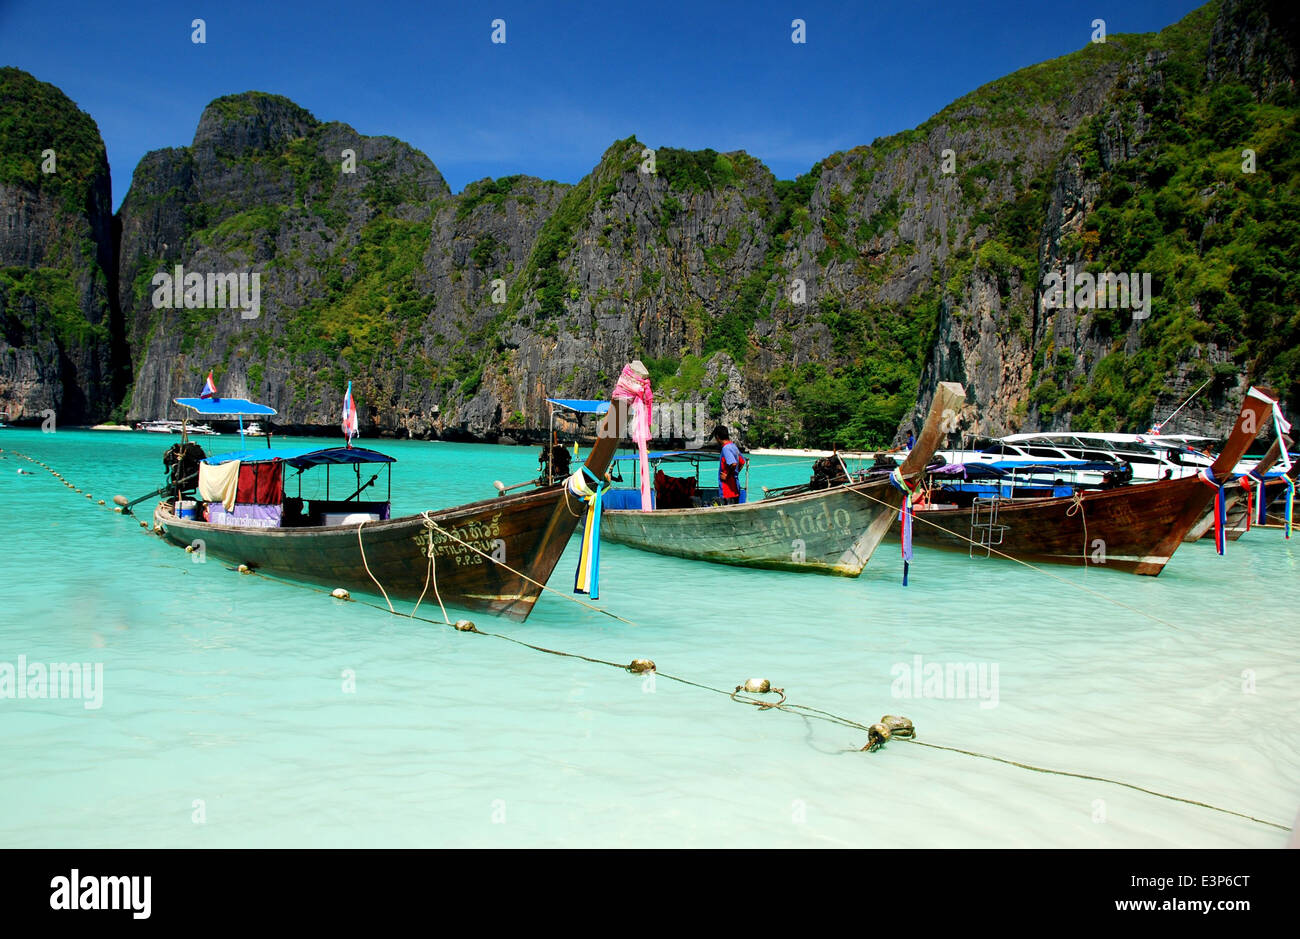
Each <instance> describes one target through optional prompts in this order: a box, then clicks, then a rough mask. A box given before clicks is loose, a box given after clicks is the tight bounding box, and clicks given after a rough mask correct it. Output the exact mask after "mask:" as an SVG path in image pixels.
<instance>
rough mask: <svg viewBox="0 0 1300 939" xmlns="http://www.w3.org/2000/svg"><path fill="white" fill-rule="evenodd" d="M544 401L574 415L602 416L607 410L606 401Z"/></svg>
mask: <svg viewBox="0 0 1300 939" xmlns="http://www.w3.org/2000/svg"><path fill="white" fill-rule="evenodd" d="M546 400H547V401H549V402H551V404H554V405H555V406H556V407H560V408H564V409H565V410H566V411H573V412H574V413H576V414H604V413H605V412H606V411H608V410H609V402H608V401H585V400H583V399H581V398H547V399H546Z"/></svg>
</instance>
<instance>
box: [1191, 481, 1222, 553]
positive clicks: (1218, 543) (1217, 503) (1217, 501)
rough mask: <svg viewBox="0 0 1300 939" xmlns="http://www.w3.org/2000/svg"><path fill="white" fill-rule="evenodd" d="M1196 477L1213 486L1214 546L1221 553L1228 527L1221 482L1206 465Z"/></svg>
mask: <svg viewBox="0 0 1300 939" xmlns="http://www.w3.org/2000/svg"><path fill="white" fill-rule="evenodd" d="M1196 478H1197V479H1199V480H1200V481H1201V482H1203V483H1205V485H1207V486H1211V487H1213V488H1214V547H1215V549H1216V550H1217V551H1218V552H1219V554H1223V548H1224V544H1225V540H1226V537H1227V528H1228V508H1227V500H1226V499H1225V498H1224V493H1223V483H1221V482H1219V481H1218V480H1217V479H1215V478H1214V471H1213V470H1212V469H1210V468H1209V467H1208V466H1207V467H1206V468H1205V469H1203V470H1201V471H1200V472H1199V473H1197V474H1196Z"/></svg>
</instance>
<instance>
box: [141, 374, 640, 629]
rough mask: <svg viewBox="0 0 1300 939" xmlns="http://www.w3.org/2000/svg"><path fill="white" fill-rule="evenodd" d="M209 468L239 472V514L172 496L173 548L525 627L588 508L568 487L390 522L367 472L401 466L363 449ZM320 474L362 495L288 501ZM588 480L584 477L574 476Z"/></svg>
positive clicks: (605, 461) (603, 463)
mask: <svg viewBox="0 0 1300 939" xmlns="http://www.w3.org/2000/svg"><path fill="white" fill-rule="evenodd" d="M629 369H630V370H632V372H633V374H634V375H636V376H637V377H638V378H641V379H643V380H645V381H646V385H647V386H648V379H646V378H645V375H646V373H645V372H644V367H642V366H640V364H639V363H636V362H634V363H633V364H632V365H631V366H628V368H627V369H625V370H624V371H625V375H626V374H627V372H628V370H629ZM616 394H617V392H616ZM178 400H179V399H178ZM628 405H629V401H628V399H627V398H622V397H615V398H614V400H613V401H612V402H611V403H610V407H609V409H608V412H607V413H606V414H605V417H604V420H603V421H602V422H601V425H600V427H599V430H598V432H597V436H596V442H595V444H594V446H593V447H592V449H591V452H590V454H589V455H588V456H587V459H586V462H585V463H584V464H583V467H585V473H586V474H589V476H590V477H591V478H592V479H599V478H600V477H602V476H604V474H605V472H606V469H607V467H608V465H609V461H610V459H611V458H612V457H613V455H614V452H615V450H616V449H617V447H618V444H619V440H620V438H621V436H622V430H623V429H624V428H626V426H627V420H628V410H629V407H628ZM191 446H192V445H191ZM200 462H201V463H202V464H203V465H204V466H207V467H212V468H215V471H212V472H211V475H212V476H213V477H214V478H215V476H216V473H219V472H220V470H221V468H222V467H228V466H229V464H232V463H239V464H240V466H239V478H238V481H237V483H231V485H232V486H235V487H236V488H237V490H238V492H237V494H236V499H235V500H233V508H229V509H228V508H227V505H226V504H225V503H224V502H213V501H207V502H206V503H205V502H204V501H203V500H201V499H194V500H191V499H182V498H180V496H181V495H184V492H183V491H182V492H177V493H174V494H173V495H172V496H170V497H169V498H167V499H165V500H164V501H163V502H161V503H160V504H159V505H158V507H157V508H156V510H155V512H154V524H155V528H156V529H157V530H159V531H160V532H161V534H162V536H163V537H164V538H165V539H166V540H167V541H169V542H171V543H172V544H175V545H179V546H191V545H192V546H194V547H195V549H196V550H198V549H201V550H203V551H205V552H206V553H207V554H209V555H212V556H215V557H218V558H223V559H225V560H227V561H230V562H233V563H237V564H244V565H247V566H248V567H249V568H250V569H252V570H254V571H265V572H268V573H273V574H277V575H280V576H284V577H286V578H289V579H293V580H300V581H306V582H309V583H315V584H320V585H323V586H327V587H342V588H345V589H348V590H364V591H369V592H371V593H383V594H384V595H385V596H387V597H391V598H400V599H403V600H411V601H418V600H420V599H423V600H424V601H425V602H429V603H433V602H435V597H436V598H438V599H440V600H441V601H442V602H444V603H450V604H453V605H456V606H459V607H464V608H468V609H472V610H483V611H486V612H489V613H493V614H497V615H501V616H506V617H510V618H512V619H516V620H524V619H526V618H527V617H528V614H529V613H531V612H532V610H533V606H534V605H535V604H536V602H537V599H538V597H539V596H540V594H541V592H542V590H543V586H542V585H544V584H545V583H546V581H547V579H548V578H549V577H550V576H551V573H552V571H553V570H554V568H555V565H556V564H557V562H558V561H559V559H560V555H561V554H562V553H563V552H564V549H565V546H566V544H567V543H568V541H569V537H570V536H571V535H572V533H573V531H574V528H575V527H576V525H577V523H578V521H579V520H580V519H581V518H582V517H583V515H584V512H585V510H586V508H587V503H586V502H585V501H584V499H583V498H582V496H581V495H580V494H575V493H574V492H573V490H572V485H571V483H572V481H571V480H566V481H561V482H557V483H554V484H549V485H543V486H540V487H539V488H537V489H534V490H533V491H530V492H524V493H517V494H512V495H505V494H502V495H498V496H497V497H495V498H491V499H485V500H482V501H479V502H473V503H470V504H468V505H460V506H455V507H453V508H446V509H438V510H433V511H427V512H422V513H420V514H418V515H409V516H405V517H401V518H390V517H389V509H390V505H391V503H390V502H389V501H388V499H373V500H371V501H362V499H361V496H363V495H364V494H365V493H366V490H367V489H369V488H370V487H371V486H372V485H373V484H374V483H375V481H376V479H377V476H378V473H375V474H374V475H371V476H370V479H369V481H368V482H367V481H364V480H363V476H362V470H361V468H362V467H363V466H367V465H369V466H379V467H381V468H384V467H386V468H388V470H389V472H390V473H391V465H392V463H393V462H394V460H393V458H392V457H390V456H387V455H385V454H382V453H379V452H378V451H374V450H370V449H366V448H358V447H341V446H340V447H327V448H323V449H322V448H307V449H303V448H298V449H293V448H289V449H281V450H278V451H277V450H273V449H266V450H260V449H259V450H252V451H242V452H238V453H233V454H224V455H222V456H220V457H214V458H206V459H204V460H202V461H200ZM277 467H278V468H277ZM319 467H325V472H326V474H327V486H328V474H329V473H330V471H331V468H333V467H339V468H340V470H338V471H336V472H335V473H334V475H335V483H336V485H337V477H338V476H339V475H343V476H344V477H345V482H346V483H347V484H348V485H347V486H346V487H345V488H346V489H347V490H349V491H350V490H352V489H353V488H354V487H353V485H352V483H354V482H355V491H351V494H350V495H347V496H346V497H345V498H342V499H335V500H331V499H329V498H328V494H329V493H328V489H327V498H326V499H324V500H309V501H307V502H304V501H303V500H301V499H300V498H299V499H296V500H295V499H293V498H290V497H287V496H286V495H285V493H284V487H283V483H284V481H286V480H287V479H289V478H291V477H290V472H291V471H293V472H296V473H297V474H298V475H299V476H300V474H301V473H302V472H304V471H306V470H310V469H315V468H319ZM582 473H584V469H583V468H579V470H578V473H577V474H575V475H578V474H582ZM542 481H543V482H545V480H542ZM498 488H501V487H498ZM202 494H203V489H202V486H201V487H200V490H199V495H200V496H202ZM204 513H206V514H207V517H208V519H209V520H204V519H203V518H202V514H204Z"/></svg>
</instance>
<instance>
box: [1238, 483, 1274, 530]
mask: <svg viewBox="0 0 1300 939" xmlns="http://www.w3.org/2000/svg"><path fill="white" fill-rule="evenodd" d="M1237 481H1238V482H1240V483H1241V488H1242V491H1243V492H1245V493H1246V531H1250V523H1251V521H1252V520H1253V519H1254V517H1255V478H1254V477H1253V476H1251V475H1250V474H1249V473H1247V474H1246V475H1245V476H1241V477H1239V478H1238V480H1237ZM1267 501H1268V500H1267V499H1265V498H1264V481H1263V480H1260V481H1259V504H1260V507H1261V508H1262V507H1263V505H1264V503H1265V502H1267Z"/></svg>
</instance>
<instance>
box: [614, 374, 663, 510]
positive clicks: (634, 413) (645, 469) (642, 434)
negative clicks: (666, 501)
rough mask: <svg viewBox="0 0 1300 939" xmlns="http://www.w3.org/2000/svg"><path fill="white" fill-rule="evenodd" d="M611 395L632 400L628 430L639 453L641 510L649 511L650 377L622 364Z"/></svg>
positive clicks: (652, 398) (629, 409)
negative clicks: (621, 371) (621, 369)
mask: <svg viewBox="0 0 1300 939" xmlns="http://www.w3.org/2000/svg"><path fill="white" fill-rule="evenodd" d="M612 397H615V398H625V399H627V400H630V401H631V402H632V406H631V407H630V408H628V422H629V423H630V424H631V426H630V427H629V428H628V432H629V434H630V435H631V437H632V439H633V440H634V441H636V445H637V451H638V452H639V453H640V455H641V461H640V462H641V511H642V512H649V511H650V508H651V506H650V450H649V448H648V447H647V446H646V445H647V444H648V443H649V441H650V413H651V407H652V406H653V405H654V393H653V392H651V390H650V379H649V378H642V377H641V376H640V375H638V374H637V373H636V372H635V371H633V370H632V366H631V365H624V366H623V374H621V375H619V376H618V384H617V385H615V386H614V394H613V395H612Z"/></svg>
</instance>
